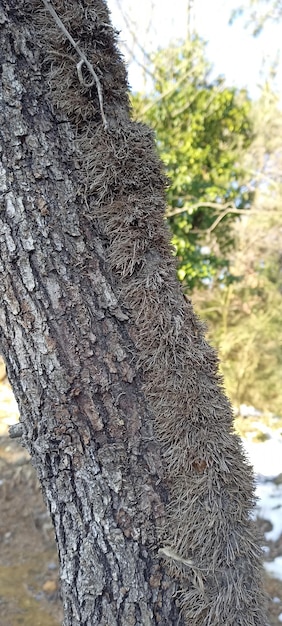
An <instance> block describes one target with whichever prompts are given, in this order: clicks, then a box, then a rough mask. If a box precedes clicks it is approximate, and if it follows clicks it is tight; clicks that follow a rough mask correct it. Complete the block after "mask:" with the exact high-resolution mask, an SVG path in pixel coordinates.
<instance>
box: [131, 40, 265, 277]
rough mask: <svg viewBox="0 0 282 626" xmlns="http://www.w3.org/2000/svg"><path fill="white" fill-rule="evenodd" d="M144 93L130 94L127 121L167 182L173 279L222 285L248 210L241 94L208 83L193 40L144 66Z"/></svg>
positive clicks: (199, 45) (247, 121)
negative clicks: (148, 138) (137, 128)
mask: <svg viewBox="0 0 282 626" xmlns="http://www.w3.org/2000/svg"><path fill="white" fill-rule="evenodd" d="M152 63H153V65H152V68H151V73H152V76H153V79H152V91H151V93H149V94H142V93H138V94H134V95H133V97H132V102H133V107H134V112H135V116H136V117H137V118H138V119H140V120H142V121H144V122H146V123H148V124H149V125H150V126H151V127H153V129H154V130H155V132H156V138H157V145H158V149H159V152H160V156H161V158H162V160H163V162H164V164H165V168H166V173H167V176H168V179H169V187H168V193H167V202H168V210H167V218H168V222H169V225H170V227H171V230H172V233H173V238H172V243H173V245H174V247H175V251H176V254H177V257H178V268H179V269H178V273H179V278H180V280H183V281H184V283H185V285H186V286H187V287H189V288H190V289H194V288H195V287H200V286H203V285H205V284H208V283H210V281H211V280H212V281H216V280H217V281H220V282H221V281H223V280H227V279H230V278H231V276H230V272H229V259H228V252H229V251H230V250H231V249H232V247H233V246H234V238H233V233H232V229H231V224H232V223H233V222H234V220H235V218H236V217H237V216H238V214H239V213H240V212H242V211H243V212H244V210H246V209H248V210H249V208H250V206H251V202H252V196H253V191H252V189H249V188H248V187H247V186H246V182H247V176H246V173H245V171H244V168H242V166H241V154H242V151H244V150H245V149H246V148H247V147H248V146H249V145H250V144H251V142H252V139H253V132H252V120H251V117H250V109H251V102H250V100H249V98H248V96H247V93H246V91H244V90H241V91H240V90H236V89H234V88H228V87H227V86H226V85H225V82H224V79H223V78H222V77H219V78H217V79H215V80H211V79H210V77H209V73H210V66H209V63H208V62H207V60H206V58H205V46H204V43H203V42H202V41H201V40H200V39H199V37H197V36H193V37H191V38H189V39H187V41H186V42H185V43H184V44H179V45H175V46H171V47H169V48H168V49H166V50H161V51H159V52H158V53H157V54H156V55H155V56H154V58H153V60H152Z"/></svg>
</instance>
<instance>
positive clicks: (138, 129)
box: [19, 0, 266, 626]
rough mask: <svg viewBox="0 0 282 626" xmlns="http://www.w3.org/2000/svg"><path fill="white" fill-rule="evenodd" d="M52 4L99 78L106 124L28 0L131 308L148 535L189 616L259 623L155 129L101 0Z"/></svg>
mask: <svg viewBox="0 0 282 626" xmlns="http://www.w3.org/2000/svg"><path fill="white" fill-rule="evenodd" d="M19 4H21V3H19ZM52 5H53V7H54V8H55V10H56V11H57V13H58V15H59V17H60V18H61V20H62V21H63V23H64V25H65V27H66V28H67V30H68V32H69V33H71V36H72V38H73V39H74V41H75V42H79V46H80V48H81V49H82V50H83V52H84V54H85V56H86V57H87V59H88V61H89V62H90V63H91V65H92V67H93V69H94V71H95V74H96V75H97V78H98V80H99V84H100V86H101V93H102V100H103V114H104V115H105V119H106V124H105V123H103V122H105V120H103V119H102V115H101V93H100V97H99V93H98V90H97V81H96V82H95V81H94V82H93V80H92V78H91V75H90V74H89V71H88V70H87V67H86V66H85V63H82V64H80V67H79V72H80V73H79V72H77V64H78V63H79V61H80V59H79V56H78V54H77V50H75V49H74V47H73V46H72V44H71V43H70V41H68V40H67V39H66V37H65V35H64V34H63V32H62V31H61V30H60V29H59V28H58V25H57V24H56V23H55V21H54V19H53V18H52V16H51V15H50V14H49V13H48V11H47V9H46V8H45V7H44V4H43V2H40V1H39V0H32V1H31V2H30V7H31V9H32V14H30V19H32V20H35V24H36V29H37V31H38V37H39V41H40V42H41V46H42V63H43V64H44V67H45V71H46V72H47V73H48V75H49V80H50V99H51V102H52V106H53V107H54V108H55V109H59V110H60V111H61V112H62V114H63V115H64V116H65V118H66V119H67V120H69V121H70V122H71V123H72V125H73V127H74V129H75V132H76V142H77V155H78V158H79V160H80V163H81V189H80V193H81V194H84V196H85V202H86V204H87V212H88V216H89V219H90V220H95V223H96V224H98V227H99V229H100V232H101V233H102V236H103V238H104V245H105V248H106V250H107V259H108V268H109V270H110V271H111V273H112V280H113V285H114V289H115V293H116V294H117V295H118V298H119V302H120V304H122V305H123V306H124V307H125V308H126V309H127V311H129V315H130V321H129V323H128V324H129V332H130V334H131V337H132V339H133V341H134V343H135V345H136V347H137V349H138V354H139V367H140V372H141V375H142V378H143V384H144V391H145V394H146V397H147V399H148V400H149V402H150V406H151V407H152V410H153V412H154V416H155V435H156V437H157V438H158V440H159V441H160V442H161V444H162V456H163V464H164V469H165V476H166V483H167V486H168V488H169V493H170V500H169V504H168V506H167V512H166V520H165V524H164V526H163V527H162V528H160V530H159V546H156V547H155V548H156V549H157V550H159V556H160V558H164V559H165V560H166V562H167V564H168V567H169V568H170V571H171V572H172V573H173V575H174V576H175V577H177V578H178V579H179V580H180V581H181V586H182V592H181V595H180V597H179V602H180V605H181V606H182V608H183V614H184V615H185V619H186V621H187V624H193V626H208V625H212V626H223V625H225V626H235V625H236V626H265V624H266V618H265V615H264V596H263V591H262V587H261V569H262V568H261V550H260V548H259V540H258V537H257V531H256V528H255V524H254V522H253V520H252V516H251V513H252V510H253V506H254V481H253V475H252V470H251V468H250V467H249V465H248V463H247V462H246V459H245V456H244V453H243V450H242V445H241V443H240V440H239V438H238V437H237V436H236V435H235V434H234V431H233V416H232V411H231V407H230V404H229V401H228V399H227V398H226V396H225V395H224V391H223V389H222V382H221V380H220V377H219V376H218V359H217V355H216V353H215V351H214V350H213V349H212V348H211V347H210V346H209V345H208V344H207V342H206V341H205V338H204V331H203V326H202V324H201V323H200V321H199V320H198V319H197V317H196V316H195V314H194V312H193V309H192V305H191V303H190V302H189V301H187V300H186V299H185V298H184V296H183V293H182V290H181V286H180V284H179V283H178V281H177V278H176V271H175V261H174V259H173V257H172V254H171V248H170V236H169V233H168V230H167V227H166V224H165V221H164V212H165V193H164V189H165V184H166V181H165V176H164V172H163V168H162V165H161V163H160V161H159V159H158V156H157V154H156V149H155V140H154V135H153V133H152V131H151V130H149V129H148V128H147V127H145V126H143V125H141V124H138V123H136V122H133V121H132V120H131V116H130V106H129V101H128V89H127V79H126V70H125V67H124V64H123V62H122V60H121V58H120V55H119V53H118V51H117V48H116V36H115V32H114V30H113V29H112V27H111V25H110V22H109V15H108V10H107V7H106V4H105V3H104V2H103V0H84V1H82V0H76V1H75V0H54V2H52ZM26 10H27V9H26V8H25V11H26ZM91 81H92V86H90V87H89V84H90V83H91ZM105 126H107V128H105Z"/></svg>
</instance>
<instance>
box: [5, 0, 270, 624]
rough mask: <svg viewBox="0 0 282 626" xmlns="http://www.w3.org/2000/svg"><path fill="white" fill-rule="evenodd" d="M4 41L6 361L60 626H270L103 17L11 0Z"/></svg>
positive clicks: (146, 137) (82, 9)
mask: <svg viewBox="0 0 282 626" xmlns="http://www.w3.org/2000/svg"><path fill="white" fill-rule="evenodd" d="M44 5H45V6H44ZM50 7H51V9H52V7H53V8H54V9H55V11H56V12H57V16H59V18H60V19H61V20H62V23H63V25H64V26H65V28H66V29H67V32H66V31H63V30H62V23H60V21H59V19H58V17H56V14H54V12H53V15H52V14H51V13H50ZM0 26H1V53H0V54H1V65H2V87H1V100H0V121H1V123H0V128H1V145H2V152H1V153H0V154H1V161H0V192H1V205H0V243H1V262H0V263H1V264H0V274H1V281H0V293H1V296H2V306H1V350H2V353H3V354H4V356H5V359H6V362H7V366H8V373H9V377H10V380H11V382H12V385H13V389H14V392H15V395H16V398H17V400H18V403H19V407H20V412H21V427H22V433H23V435H22V439H23V443H24V445H25V446H26V447H27V448H28V450H29V451H30V454H31V457H32V462H33V464H34V465H35V467H36V469H37V472H38V476H39V479H40V481H41V485H42V489H43V493H44V496H45V499H46V501H47V503H48V506H49V509H50V513H51V516H52V520H53V523H54V528H55V533H56V538H57V544H58V551H59V559H60V568H61V582H62V596H63V603H64V611H65V620H64V624H65V626H77V625H80V626H82V625H83V626H84V625H85V626H86V625H89V626H90V625H91V626H94V625H95V624H99V625H101V626H115V625H116V626H118V625H120V626H131V625H132V626H135V625H140V626H146V625H148V626H149V625H154V624H161V625H165V624H167V625H171V624H179V625H180V626H181V625H183V626H184V624H186V623H187V624H193V626H197V625H199V626H208V625H211V624H212V625H213V626H223V625H225V626H235V625H236V626H265V623H266V621H265V617H264V609H263V604H264V601H263V592H262V590H261V582H260V578H261V563H260V560H261V555H260V549H259V547H258V539H257V536H256V529H255V527H254V523H253V521H252V520H251V519H250V512H251V509H252V507H253V478H252V472H251V470H250V468H249V466H248V465H247V463H246V461H245V458H244V456H243V453H242V450H241V445H240V442H239V440H238V438H237V437H236V436H235V435H234V433H233V430H232V414H231V409H230V406H229V403H228V401H227V399H226V398H225V396H224V394H223V393H222V390H221V386H220V381H219V380H218V375H217V358H216V355H215V353H214V351H213V350H212V349H211V348H210V347H209V346H208V345H207V343H206V342H205V340H204V337H203V329H202V327H201V324H200V322H199V321H198V320H197V319H196V317H195V315H194V313H193V311H192V307H191V304H190V302H187V301H186V300H185V298H184V297H183V294H182V292H181V289H180V286H179V284H178V282H177V279H176V274H175V265H174V261H173V259H172V257H171V253H170V248H169V237H168V233H167V230H166V227H165V224H164V219H163V215H164V208H165V201H164V186H165V179H164V176H163V173H162V169H161V166H160V163H159V162H158V159H157V157H156V154H155V149H154V139H153V136H152V133H151V131H149V130H148V129H147V128H146V127H144V126H141V125H138V124H136V123H134V122H132V121H131V119H130V107H129V104H128V96H127V85H126V74H125V69H124V66H123V64H122V61H121V60H120V57H119V54H118V52H117V50H116V47H115V34H114V32H113V29H112V27H111V25H110V22H109V16H108V11H107V8H106V5H105V3H104V2H103V0H54V2H53V3H52V5H51V4H50V2H48V1H47V0H46V1H43V0H42V2H41V1H40V0H30V2H28V3H27V2H25V1H24V0H19V1H18V0H17V2H14V1H11V0H9V1H8V0H2V1H1V2H0ZM68 33H69V35H71V37H72V38H73V40H72V41H71V39H70V36H69V35H68ZM74 44H75V45H74ZM81 54H82V55H84V56H82V57H81Z"/></svg>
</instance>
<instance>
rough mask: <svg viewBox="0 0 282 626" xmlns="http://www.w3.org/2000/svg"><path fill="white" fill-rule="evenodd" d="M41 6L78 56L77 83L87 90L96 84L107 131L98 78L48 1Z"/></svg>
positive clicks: (105, 126)
mask: <svg viewBox="0 0 282 626" xmlns="http://www.w3.org/2000/svg"><path fill="white" fill-rule="evenodd" d="M43 4H44V6H45V8H46V9H47V11H49V13H51V15H52V17H53V18H54V20H55V22H56V24H57V26H59V28H60V29H61V31H62V32H63V33H64V35H65V37H66V38H67V39H68V40H69V42H70V43H71V45H72V46H73V47H74V49H75V50H76V52H77V54H78V55H79V56H80V61H79V62H78V63H77V66H76V69H77V75H78V80H79V82H80V83H81V84H82V85H84V87H87V88H88V89H89V88H90V87H92V86H93V85H94V83H95V84H96V89H97V93H98V98H99V105H100V111H101V117H102V120H103V125H104V128H105V129H107V128H108V122H107V118H106V116H105V113H104V106H103V92H102V86H101V83H100V81H99V78H98V76H97V74H96V72H95V70H94V68H93V66H92V64H91V63H90V61H88V59H87V57H86V56H85V54H84V52H83V51H82V50H81V49H80V47H79V45H78V43H77V42H76V41H74V39H73V37H72V36H71V34H70V33H69V31H68V30H67V28H66V27H65V25H64V24H63V22H62V20H61V19H60V17H59V16H58V14H57V13H56V11H55V9H54V7H53V6H52V4H51V2H50V0H43ZM83 64H84V65H86V67H87V69H88V71H89V72H90V74H91V76H93V80H92V81H91V82H90V83H86V82H85V80H84V78H83V76H82V66H83Z"/></svg>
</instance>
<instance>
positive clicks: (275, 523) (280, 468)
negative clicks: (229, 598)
mask: <svg viewBox="0 0 282 626" xmlns="http://www.w3.org/2000/svg"><path fill="white" fill-rule="evenodd" d="M255 425H256V427H257V429H258V430H259V431H260V432H261V433H264V434H265V435H266V436H267V437H268V439H267V440H266V441H263V442H256V441H253V440H252V439H245V440H243V443H244V447H245V450H246V453H247V457H248V458H249V460H250V462H251V463H252V465H253V466H254V470H255V474H256V481H257V487H256V494H257V497H258V504H257V515H258V517H260V518H261V519H264V520H268V521H269V522H270V523H271V530H269V531H267V532H266V533H265V538H266V540H267V541H273V542H275V541H278V539H279V537H281V535H282V432H281V429H275V430H273V429H271V428H269V427H268V426H266V425H265V424H263V422H257V423H256V424H255ZM253 426H254V424H253ZM266 553H267V549H266ZM265 569H266V571H267V572H268V573H269V574H270V575H271V576H273V577H275V578H278V579H280V580H282V556H277V557H276V558H275V559H274V560H273V561H271V562H265ZM280 618H281V619H280ZM279 621H281V622H282V613H281V615H280V616H279Z"/></svg>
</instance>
